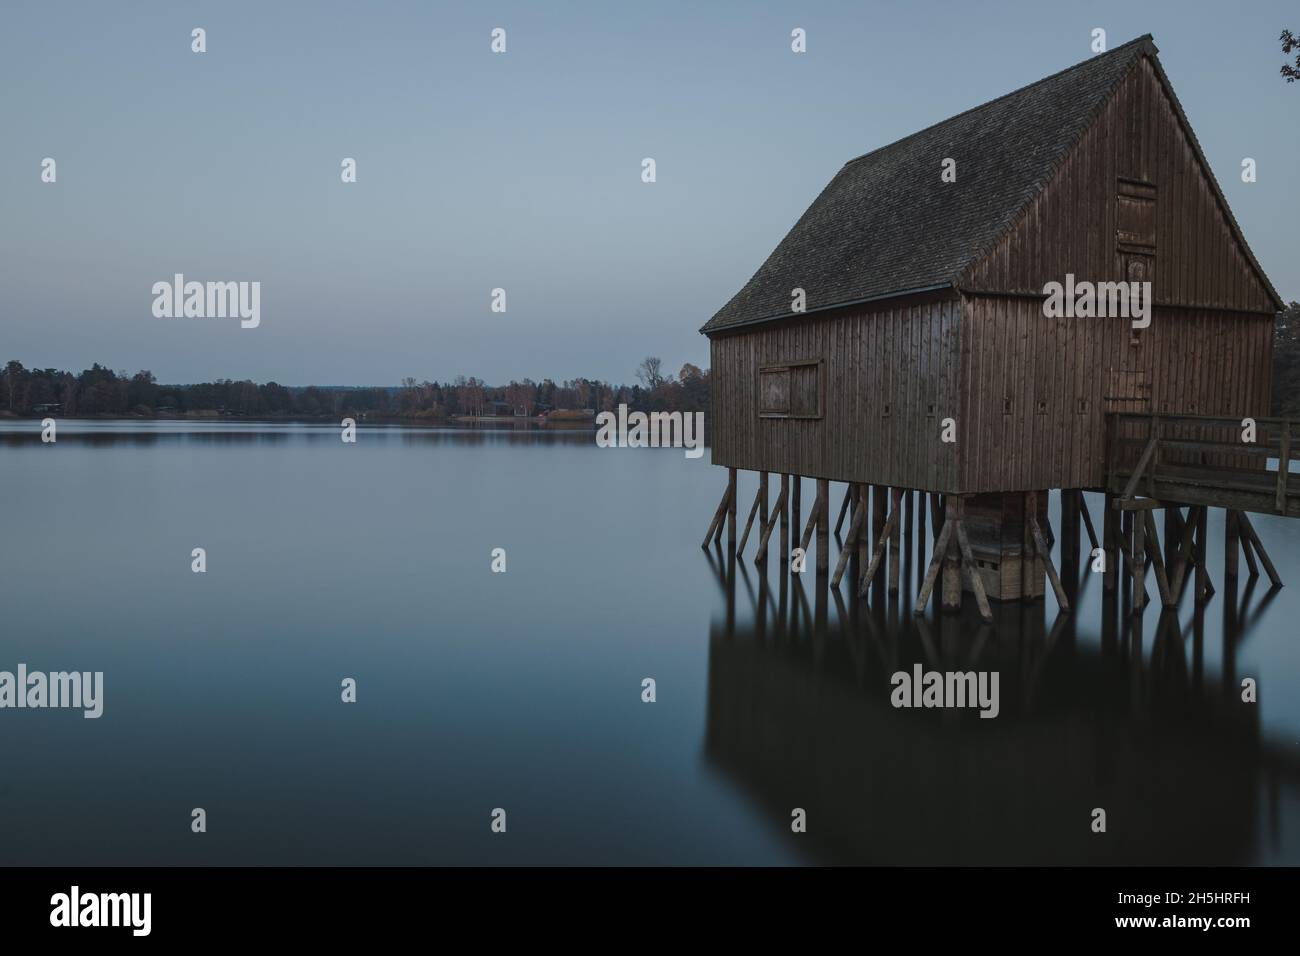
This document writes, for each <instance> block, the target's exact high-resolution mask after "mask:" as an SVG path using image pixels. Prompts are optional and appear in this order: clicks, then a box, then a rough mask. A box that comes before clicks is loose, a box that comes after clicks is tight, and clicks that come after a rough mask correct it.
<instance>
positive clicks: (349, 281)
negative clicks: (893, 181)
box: [0, 0, 1300, 385]
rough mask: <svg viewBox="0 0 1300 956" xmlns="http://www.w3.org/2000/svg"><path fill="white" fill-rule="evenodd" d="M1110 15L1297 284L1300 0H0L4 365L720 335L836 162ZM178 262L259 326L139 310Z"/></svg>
mask: <svg viewBox="0 0 1300 956" xmlns="http://www.w3.org/2000/svg"><path fill="white" fill-rule="evenodd" d="M195 27H202V28H203V29H204V30H205V31H206V40H207V52H205V53H194V52H192V50H191V43H192V40H191V31H192V30H193V29H194V28H195ZM497 27H500V28H503V29H504V30H505V31H506V34H505V36H506V52H505V53H500V54H499V53H493V52H492V50H491V42H492V37H491V33H492V31H493V29H494V28H497ZM796 27H799V28H802V29H803V30H805V31H806V35H807V52H806V53H804V54H795V53H792V52H791V49H790V44H791V40H790V34H791V30H793V29H794V28H796ZM1097 27H1100V28H1102V29H1105V30H1106V34H1107V40H1108V45H1109V46H1110V47H1115V46H1118V45H1119V44H1121V43H1123V42H1126V41H1128V40H1130V39H1132V38H1133V37H1136V36H1140V35H1141V34H1143V33H1151V34H1153V35H1154V38H1155V42H1156V45H1157V46H1158V47H1159V49H1160V59H1161V62H1162V63H1163V65H1164V67H1165V70H1166V72H1167V74H1168V75H1169V77H1170V80H1171V81H1172V83H1173V85H1174V88H1175V90H1176V92H1177V93H1178V96H1179V99H1180V100H1181V102H1182V104H1183V107H1184V109H1185V111H1186V113H1187V116H1188V118H1189V120H1190V121H1191V123H1192V126H1193V128H1194V129H1195V131H1196V133H1197V137H1198V139H1199V140H1200V143H1201V146H1202V148H1203V150H1204V151H1205V154H1206V156H1207V158H1208V160H1209V162H1210V164H1211V166H1212V168H1213V169H1214V172H1215V174H1216V176H1217V177H1218V179H1219V182H1220V184H1221V186H1222V187H1223V189H1224V192H1225V194H1226V196H1227V198H1228V202H1229V204H1230V205H1231V206H1232V209H1233V212H1234V213H1235V215H1236V217H1237V220H1238V222H1239V223H1240V224H1241V226H1242V229H1243V230H1244V232H1245V235H1246V238H1247V240H1248V241H1249V242H1250V244H1251V247H1252V248H1253V250H1254V251H1255V253H1256V255H1257V257H1258V258H1259V261H1260V263H1261V264H1262V266H1263V267H1264V269H1265V271H1266V272H1267V273H1268V275H1269V277H1270V278H1271V279H1272V281H1273V284H1274V285H1275V286H1276V288H1277V289H1278V291H1279V293H1280V294H1281V295H1282V297H1283V298H1284V299H1286V300H1288V301H1290V300H1292V299H1298V298H1300V261H1297V256H1296V255H1295V247H1294V241H1293V240H1292V238H1291V237H1293V236H1294V234H1295V223H1296V222H1297V221H1298V219H1300V148H1298V147H1300V123H1297V122H1296V118H1297V113H1298V112H1300V83H1295V84H1287V83H1285V82H1284V81H1283V80H1282V78H1281V77H1280V76H1279V75H1278V69H1279V67H1280V66H1281V65H1282V63H1283V62H1284V61H1285V58H1284V57H1283V55H1282V53H1281V51H1280V44H1279V43H1278V42H1277V37H1278V34H1279V33H1280V32H1281V30H1282V28H1283V27H1289V28H1291V29H1292V30H1293V31H1297V32H1300V9H1297V7H1296V6H1295V4H1294V3H1293V2H1292V3H1283V2H1280V0H1260V2H1252V3H1248V4H1228V3H1223V2H1218V3H1199V2H1186V0H1179V2H1172V0H1171V2H1133V0H1126V2H1120V3H1114V2H1091V3H1087V4H1082V3H1058V2H1048V0H1033V2H1024V3H1020V2H1014V3H1013V2H1006V3H999V2H990V3H981V4H972V3H967V2H953V3H940V2H926V0H915V2H907V3H903V2H875V3H868V2H857V3H829V2H808V3H758V2H752V3H741V2H735V3H726V2H698V0H697V2H689V3H673V2H656V3H653V4H635V3H631V2H620V3H565V2H554V3H551V2H548V3H544V4H543V3H535V2H530V3H518V4H504V3H470V2H466V3H431V2H388V0H366V2H349V3H338V2H320V3H305V2H303V3H299V2H275V0H261V2H232V0H221V2H187V3H178V2H175V0H169V2H151V0H140V2H135V0H133V2H127V0H94V2H84V3H61V2H57V0H42V2H26V0H5V2H4V3H3V5H0V90H3V93H2V94H0V137H2V142H3V146H2V147H0V362H2V361H5V360H8V359H18V360H20V361H22V362H23V363H24V364H25V365H27V366H29V367H33V366H34V367H57V368H66V369H70V370H74V371H78V370H80V369H82V368H88V367H89V366H90V365H91V363H93V362H99V363H100V364H103V365H107V366H109V367H111V368H114V369H119V370H126V371H130V372H134V371H136V370H138V369H149V370H151V371H152V372H153V373H154V374H155V375H156V376H157V377H158V379H159V380H160V381H162V382H167V383H180V382H191V381H207V380H211V379H214V378H234V379H244V378H251V379H253V380H255V381H259V382H260V381H268V380H274V381H278V382H280V383H282V384H287V385H306V384H338V385H390V384H397V383H398V382H399V381H400V380H401V379H402V378H404V377H406V376H412V377H415V378H417V379H429V380H440V381H445V380H447V379H450V378H452V377H453V376H455V375H458V374H463V375H475V376H478V377H479V378H482V379H485V380H486V381H488V382H489V383H493V384H500V383H505V382H508V381H510V380H511V379H523V378H525V377H531V378H533V379H538V380H540V379H541V378H544V377H550V378H552V379H555V380H556V381H560V380H563V379H568V378H573V377H577V376H587V377H593V378H600V379H605V380H610V381H620V382H622V381H632V380H633V378H634V373H635V368H636V365H637V363H638V362H639V361H640V360H641V358H642V357H644V356H646V355H657V356H660V357H662V359H663V361H664V366H665V367H666V368H667V369H669V370H676V369H678V368H680V366H681V365H682V364H683V363H684V362H693V363H696V364H698V365H702V366H703V365H707V362H708V345H707V340H706V339H705V338H704V337H703V336H702V335H700V334H699V331H698V330H699V327H700V326H701V325H702V324H703V323H704V322H705V321H707V320H708V319H709V317H710V316H712V314H713V313H714V312H715V311H716V310H717V309H718V308H720V307H721V306H722V305H723V304H724V303H725V302H726V301H727V299H728V298H730V297H731V296H732V295H733V294H734V293H735V292H736V291H737V290H738V289H739V288H740V287H741V286H742V285H743V284H744V283H745V281H746V280H747V279H748V278H749V277H750V275H752V274H753V272H754V271H755V270H756V269H757V268H758V267H759V265H760V264H761V263H762V261H763V260H764V259H765V258H766V257H767V255H768V254H769V253H770V252H771V251H772V249H773V248H774V247H775V246H776V244H777V243H778V242H779V241H780V240H781V238H782V237H783V236H784V235H785V233H786V232H787V230H788V229H789V228H790V227H791V226H792V225H793V224H794V222H795V220H796V219H797V218H798V217H799V215H800V214H801V213H802V212H803V211H804V209H805V208H807V206H808V205H809V204H810V203H811V202H812V200H813V199H814V198H815V197H816V195H817V193H818V192H819V191H820V190H821V189H822V187H823V186H825V185H826V183H827V182H829V180H830V179H831V177H832V176H833V175H834V174H835V172H836V170H837V169H838V168H839V167H840V166H841V165H843V163H844V162H845V161H847V160H849V159H851V158H853V157H855V156H858V155H860V154H862V153H864V152H867V151H868V150H871V149H874V148H876V147H878V146H882V145H885V144H887V143H890V142H892V141H894V140H896V139H898V138H900V137H902V136H905V135H907V134H909V133H912V132H915V131H916V130H919V129H922V128H924V127H926V126H929V125H931V124H932V123H935V122H938V121H940V120H943V119H945V118H947V117H949V116H952V115H954V114H956V113H959V112H961V111H963V110H965V109H968V108H970V107H972V106H975V105H978V104H979V103H983V102H985V101H987V100H990V99H993V98H995V97H997V96H1000V95H1002V94H1004V93H1007V92H1010V91H1011V90H1013V89H1016V88H1018V87H1021V86H1024V85H1026V84H1028V83H1031V82H1033V81H1035V80H1037V79H1039V78H1041V77H1043V76H1047V75H1049V74H1051V73H1054V72H1057V71H1058V70H1061V69H1064V68H1065V67H1067V66H1070V65H1072V64H1074V63H1077V62H1079V61H1081V60H1084V59H1086V58H1088V57H1089V56H1090V55H1091V50H1090V43H1091V31H1092V30H1093V29H1094V28H1097ZM1247 156H1248V157H1251V158H1254V159H1255V160H1256V163H1257V169H1258V179H1257V181H1256V182H1255V183H1251V184H1246V183H1242V182H1241V180H1240V167H1241V160H1242V158H1243V157H1247ZM46 157H49V158H53V159H54V160H55V162H56V176H57V178H56V181H55V182H54V183H44V182H42V181H41V164H42V161H43V160H44V159H45V158H46ZM647 157H648V158H652V159H654V161H655V173H656V181H655V182H653V183H645V182H643V181H642V160H643V159H645V158H647ZM344 158H353V159H355V160H356V163H357V181H356V182H355V183H347V184H345V183H343V182H341V179H340V172H341V165H340V164H341V162H342V160H343V159H344ZM1289 240H1291V241H1289ZM176 273H182V274H183V275H185V277H186V278H187V279H188V280H198V281H209V280H211V281H258V282H260V283H261V324H260V325H259V326H258V327H257V328H255V329H252V328H248V329H246V328H241V327H240V323H239V322H238V320H233V319H160V318H156V317H155V316H154V314H153V311H152V306H153V301H154V297H153V293H152V287H153V285H154V283H155V282H160V281H171V279H172V276H173V275H174V274H176ZM495 288H502V289H505V291H506V300H505V301H506V311H505V312H503V313H502V312H493V311H492V310H491V308H490V306H491V301H492V299H491V296H492V290H493V289H495Z"/></svg>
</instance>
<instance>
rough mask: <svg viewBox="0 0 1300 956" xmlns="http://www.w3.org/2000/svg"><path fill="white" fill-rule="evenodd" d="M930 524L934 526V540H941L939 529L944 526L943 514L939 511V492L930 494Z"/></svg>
mask: <svg viewBox="0 0 1300 956" xmlns="http://www.w3.org/2000/svg"><path fill="white" fill-rule="evenodd" d="M930 523H931V524H933V525H934V539H935V540H936V541H938V540H939V529H940V528H941V527H942V526H943V513H942V512H941V511H940V510H939V494H938V492H931V493H930Z"/></svg>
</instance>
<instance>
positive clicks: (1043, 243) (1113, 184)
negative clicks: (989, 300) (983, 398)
mask: <svg viewBox="0 0 1300 956" xmlns="http://www.w3.org/2000/svg"><path fill="white" fill-rule="evenodd" d="M1121 180H1132V181H1140V182H1142V183H1149V184H1151V185H1153V186H1154V187H1155V254H1154V259H1155V270H1154V272H1155V274H1154V277H1153V288H1152V292H1153V294H1154V296H1155V301H1156V302H1157V304H1163V305H1184V306H1195V307H1210V308H1220V309H1236V310H1242V311H1247V312H1257V313H1261V314H1268V315H1272V314H1273V313H1274V311H1275V305H1274V303H1273V300H1272V298H1271V296H1270V294H1269V291H1268V287H1267V286H1266V285H1265V283H1264V282H1263V281H1262V280H1261V278H1260V276H1259V274H1258V273H1257V272H1256V271H1255V268H1254V267H1253V266H1252V264H1251V262H1250V259H1249V258H1248V256H1247V253H1246V251H1245V250H1244V249H1243V248H1242V246H1241V245H1240V244H1239V243H1238V242H1237V239H1236V236H1235V235H1234V232H1233V229H1232V226H1231V225H1230V223H1229V219H1228V216H1229V213H1228V212H1227V211H1226V210H1225V209H1224V208H1223V207H1222V206H1221V205H1220V203H1219V201H1218V198H1217V197H1216V196H1215V190H1214V186H1213V185H1212V182H1211V179H1210V172H1209V170H1207V169H1205V168H1203V167H1202V166H1201V164H1200V162H1199V160H1198V159H1197V155H1196V150H1195V149H1194V147H1193V145H1192V141H1191V139H1190V138H1189V137H1188V134H1187V132H1186V131H1185V130H1184V128H1183V126H1182V125H1181V123H1180V121H1179V119H1178V114H1177V112H1176V111H1175V108H1174V104H1173V101H1172V100H1171V99H1170V97H1169V94H1168V93H1167V92H1166V91H1165V89H1164V86H1163V84H1162V83H1161V82H1160V80H1159V78H1158V76H1157V75H1156V72H1155V67H1154V65H1153V63H1152V61H1151V60H1150V59H1149V58H1148V57H1142V58H1141V59H1139V60H1138V62H1137V63H1136V64H1135V65H1134V67H1133V69H1132V70H1131V71H1130V73H1129V74H1128V76H1127V77H1126V78H1125V79H1124V80H1123V81H1122V82H1121V84H1120V86H1119V88H1118V89H1117V90H1116V92H1115V94H1114V96H1112V97H1111V99H1110V100H1109V101H1108V102H1107V103H1106V104H1105V106H1104V107H1103V108H1102V110H1101V112H1100V113H1099V114H1098V116H1097V118H1096V119H1095V120H1094V121H1093V123H1092V125H1091V126H1090V127H1089V128H1088V130H1087V131H1086V132H1085V133H1084V135H1083V137H1082V139H1081V140H1080V142H1079V143H1078V144H1077V145H1076V147H1075V148H1074V149H1073V150H1072V151H1071V152H1070V154H1069V155H1068V156H1067V157H1066V159H1065V160H1064V161H1063V162H1062V163H1061V165H1060V167H1059V168H1058V169H1057V171H1056V173H1055V175H1054V176H1053V177H1052V179H1051V180H1050V181H1049V183H1048V184H1047V186H1046V187H1045V188H1044V189H1043V191H1042V192H1041V193H1039V195H1038V196H1037V197H1035V198H1034V199H1033V200H1032V201H1031V202H1030V204H1029V206H1028V208H1027V209H1026V211H1025V213H1024V214H1023V215H1022V216H1021V218H1020V219H1019V220H1018V221H1017V222H1016V223H1015V224H1014V226H1013V227H1012V228H1011V229H1010V230H1009V231H1008V232H1007V234H1006V235H1004V236H1003V237H1002V238H1001V239H1000V240H999V241H998V242H997V243H996V244H995V246H994V247H993V249H992V250H991V251H990V253H989V255H988V256H986V257H984V258H982V259H980V260H977V261H976V262H975V263H973V265H972V267H971V268H970V269H969V270H968V271H967V273H966V275H965V276H963V277H962V278H961V279H960V280H959V285H960V286H961V288H962V289H963V290H969V291H980V292H1010V293H1019V294H1025V295H1041V294H1042V290H1043V286H1044V285H1045V284H1046V283H1048V282H1053V281H1055V282H1063V281H1064V280H1065V275H1066V273H1073V274H1074V276H1075V277H1076V280H1077V281H1082V280H1088V281H1091V282H1105V281H1115V280H1122V279H1125V278H1127V277H1126V276H1125V275H1123V274H1121V272H1120V256H1119V254H1118V252H1117V249H1116V240H1115V236H1116V229H1117V222H1116V208H1117V200H1118V184H1119V182H1120V181H1121Z"/></svg>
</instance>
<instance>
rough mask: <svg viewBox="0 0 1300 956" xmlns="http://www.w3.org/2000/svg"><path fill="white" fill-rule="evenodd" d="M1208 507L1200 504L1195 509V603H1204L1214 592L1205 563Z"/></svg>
mask: <svg viewBox="0 0 1300 956" xmlns="http://www.w3.org/2000/svg"><path fill="white" fill-rule="evenodd" d="M1208 510H1209V509H1208V508H1206V507H1204V506H1201V507H1200V508H1198V509H1197V511H1196V595H1195V596H1196V603H1197V604H1204V603H1205V602H1206V601H1208V600H1209V599H1210V596H1211V595H1212V594H1213V593H1214V586H1213V585H1212V584H1210V569H1209V568H1208V567H1206V564H1205V552H1206V542H1205V526H1206V523H1207V522H1206V512H1207V511H1208Z"/></svg>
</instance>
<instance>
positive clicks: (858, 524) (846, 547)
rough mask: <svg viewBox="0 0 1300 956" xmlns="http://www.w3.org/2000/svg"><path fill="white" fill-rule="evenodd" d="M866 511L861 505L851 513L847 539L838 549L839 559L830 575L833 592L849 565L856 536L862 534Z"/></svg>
mask: <svg viewBox="0 0 1300 956" xmlns="http://www.w3.org/2000/svg"><path fill="white" fill-rule="evenodd" d="M866 517H867V509H866V508H863V507H862V506H861V504H859V505H858V507H857V508H855V509H854V511H853V520H852V521H851V522H850V523H849V537H848V540H846V541H845V542H844V544H843V545H841V547H840V559H839V561H837V562H836V563H835V573H834V574H833V575H831V589H832V590H835V589H837V588H839V586H840V579H841V578H843V577H844V569H845V568H847V567H848V565H849V558H850V557H851V556H852V554H853V549H854V544H855V542H856V541H857V540H858V535H860V534H862V525H863V523H864V522H865V521H866Z"/></svg>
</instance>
